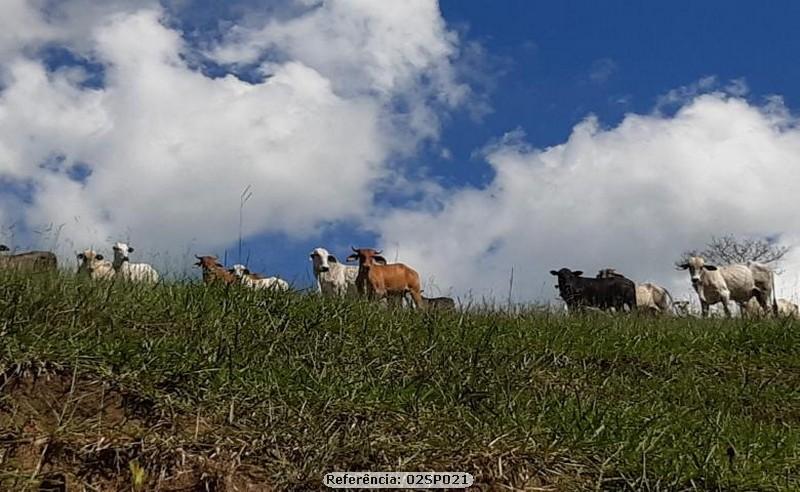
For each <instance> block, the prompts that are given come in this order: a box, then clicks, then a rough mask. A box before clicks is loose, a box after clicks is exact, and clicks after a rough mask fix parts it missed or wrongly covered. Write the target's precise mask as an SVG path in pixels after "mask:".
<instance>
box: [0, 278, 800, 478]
mask: <svg viewBox="0 0 800 492" xmlns="http://www.w3.org/2000/svg"><path fill="white" fill-rule="evenodd" d="M0 275H1V276H0V333H2V336H0V370H3V371H4V372H5V373H6V374H7V379H8V380H9V381H10V380H11V378H12V377H14V375H16V374H22V373H26V372H27V373H32V372H37V371H39V372H42V371H44V372H56V373H61V374H66V375H67V376H69V377H72V380H73V382H74V381H75V379H76V378H83V379H85V380H91V381H102V382H103V383H104V384H105V385H108V387H113V388H118V389H119V391H120V392H123V393H124V394H125V395H129V396H126V398H127V400H126V401H129V402H130V401H136V402H145V403H143V404H142V405H143V406H144V407H146V408H147V409H148V410H147V412H148V414H149V415H151V416H153V415H155V416H157V419H156V420H158V421H159V422H162V423H161V424H159V425H158V426H156V427H158V429H156V430H155V431H154V430H153V425H149V424H148V425H149V426H148V425H145V424H141V425H137V426H134V427H131V428H128V427H126V426H123V427H120V429H119V432H120V434H125V438H124V439H123V438H122V437H120V436H115V435H112V436H110V438H111V439H112V441H115V442H116V443H117V446H118V448H119V449H122V448H124V449H125V450H126V451H125V453H126V454H124V455H123V458H124V459H122V461H125V460H128V461H130V460H133V459H136V460H137V463H136V465H135V466H136V467H138V466H139V464H141V465H142V467H143V468H144V469H145V470H146V471H147V472H148V475H147V477H148V480H151V482H150V484H151V485H153V484H155V483H156V481H157V480H158V474H157V473H156V471H157V469H158V468H159V467H161V469H163V470H166V472H165V473H167V474H169V473H170V472H171V470H173V469H174V468H176V467H178V465H177V464H176V463H178V461H179V460H177V459H176V458H174V455H175V454H176V453H178V450H180V452H182V453H184V454H188V455H191V456H195V457H203V459H206V460H211V461H213V460H219V461H224V462H225V463H228V464H231V463H232V464H233V465H231V466H234V465H235V467H236V471H233V468H231V467H229V468H227V469H226V470H227V471H224V470H223V471H219V470H218V476H222V475H225V473H229V474H230V473H233V474H234V475H236V474H239V475H241V474H244V473H245V471H246V472H247V474H248V476H250V477H251V482H253V483H262V484H268V485H269V486H272V487H275V488H277V489H297V490H306V489H317V488H320V480H321V477H322V475H323V474H324V473H326V472H329V471H344V470H352V471H358V470H372V471H413V470H439V471H468V472H470V473H472V474H473V475H474V476H475V477H476V481H477V482H478V483H481V484H484V486H485V487H486V488H487V489H495V488H501V487H502V486H508V487H513V488H517V489H530V488H535V487H543V488H545V489H548V487H549V489H550V490H598V489H599V490H693V489H697V490H798V489H800V447H799V446H798V440H799V439H800V326H798V325H797V324H796V323H794V322H790V321H783V320H762V321H746V320H724V319H711V320H698V319H677V318H672V319H654V318H647V317H639V316H628V315H618V316H608V315H594V316H588V315H587V316H570V317H565V316H562V315H554V314H547V313H546V312H541V311H536V310H534V309H531V310H530V312H527V313H523V314H517V315H514V316H511V315H506V314H503V313H501V312H478V313H470V314H460V313H430V312H428V313H424V312H422V313H421V312H414V311H412V310H403V311H389V310H387V309H386V308H384V307H381V306H379V305H375V304H369V303H365V302H356V301H339V300H320V299H318V298H315V297H313V296H306V295H302V294H280V293H274V294H267V293H256V292H250V291H245V290H241V289H237V288H233V289H229V290H226V289H225V288H222V287H219V288H206V287H204V286H203V285H201V284H196V283H174V284H164V285H158V286H156V287H146V286H134V285H129V284H122V283H92V282H89V281H82V280H80V279H77V278H75V277H73V276H70V275H62V276H58V277H56V276H47V275H40V274H39V275H27V276H23V275H12V274H8V273H6V274H0ZM72 386H73V387H74V386H75V385H74V384H72ZM104 387H105V386H104ZM130 395H135V398H133V397H132V396H130ZM0 398H2V399H1V400H0V416H1V415H2V414H3V412H4V411H5V412H6V413H7V414H11V413H14V412H22V410H20V409H19V408H16V407H15V401H16V400H15V399H18V397H17V396H15V393H14V392H13V391H11V390H10V385H6V387H5V389H0ZM70 402H71V400H69V401H65V402H64V409H63V410H62V413H63V414H64V415H67V417H64V418H61V419H60V420H59V421H58V425H51V426H50V427H51V428H49V430H48V431H47V435H48V436H49V439H50V440H51V441H50V442H53V443H56V442H58V443H60V445H59V446H56V445H55V444H53V446H51V449H59V450H60V452H61V453H62V454H63V453H64V452H65V451H64V450H65V449H70V446H73V447H76V446H77V444H75V443H78V442H84V441H85V442H90V441H91V442H94V441H96V440H97V438H98V437H97V435H95V434H96V433H97V428H94V429H89V430H86V429H83V428H80V427H79V426H78V424H77V423H76V424H74V425H73V424H71V421H70V420H69V415H72V414H73V413H75V412H74V411H72V410H70V411H65V410H66V409H67V407H68V406H69V405H68V404H71V405H72V406H73V407H77V406H79V404H78V403H76V402H72V403H70ZM85 403H86V402H84V404H85ZM142 405H140V406H142ZM16 406H17V407H18V406H20V405H16ZM129 407H130V408H129ZM132 408H133V407H131V404H127V406H126V410H125V411H126V412H129V413H130V414H131V415H132V417H131V419H133V416H135V415H137V414H136V413H135V410H134V409H132ZM11 409H14V410H13V412H12V410H11ZM29 413H30V412H29ZM78 413H80V412H78ZM14 414H15V415H16V413H14ZM26 415H27V414H26ZM151 420H152V419H151ZM2 422H4V421H3V420H2V418H0V423H2ZM5 422H6V425H7V426H12V424H13V425H16V426H17V427H16V428H12V429H8V430H7V432H6V434H7V435H9V436H12V437H13V438H14V439H17V440H19V439H21V437H24V434H25V432H24V428H23V427H22V425H23V424H22V423H20V421H19V419H16V420H15V419H14V418H11V417H8V418H7V419H6V420H5ZM9 422H11V423H9ZM141 422H145V423H149V422H151V421H150V420H147V419H143V420H142V421H141ZM164 422H167V424H164ZM200 422H202V423H203V425H202V426H201V425H200ZM113 430H114V429H111V430H110V431H109V432H111V433H112V434H113ZM81 432H84V433H85V434H87V436H88V437H86V439H85V440H84V441H82V440H81V439H79V438H78V437H80V435H81ZM92 432H94V433H95V434H92ZM89 434H91V436H89ZM2 436H3V429H2V428H0V450H2V447H3V443H4V441H3V438H2ZM76 436H78V437H76ZM89 437H91V439H89ZM10 439H11V438H8V439H6V441H5V442H10ZM131 443H134V444H135V445H133V444H131ZM126 446H127V447H126ZM9 449H10V448H9ZM76 449H77V448H76ZM81 449H83V448H81ZM92 449H94V448H92ZM153 450H157V452H156V451H153ZM48 452H49V451H48ZM48 452H43V453H42V454H43V456H46V457H47V459H50V455H48ZM82 452H83V451H82ZM53 453H55V452H53ZM86 453H87V452H84V455H81V456H84V459H85V454H86ZM148 453H149V454H148ZM226 453H227V454H226ZM51 454H52V453H51ZM73 454H74V455H75V456H77V455H78V454H80V453H78V451H75V452H74V453H73ZM0 456H2V455H0ZM69 456H72V455H69ZM116 456H117V457H119V456H120V453H119V451H118V452H117V455H116ZM169 456H171V457H172V458H167V457H169ZM221 456H227V458H225V459H223V458H220V457H221ZM62 458H63V457H62ZM47 459H45V460H40V461H47ZM76 459H77V458H74V457H73V461H75V460H76ZM119 460H120V459H119V458H117V461H119ZM159 460H161V461H159ZM169 460H172V461H169ZM52 461H53V463H56V462H57V460H56V458H55V455H53V457H52ZM63 462H65V463H66V462H70V461H69V460H64V461H63ZM21 463H22V460H21V459H20V458H16V459H15V458H14V455H13V453H11V452H10V451H9V452H6V458H5V459H3V458H2V457H0V489H2V488H3V483H4V482H3V480H4V479H5V480H6V482H5V483H6V485H7V484H9V483H14V484H19V483H23V482H20V481H19V480H21V479H20V478H19V477H21V476H24V477H27V478H26V479H25V480H28V482H25V483H34V482H35V480H36V477H35V474H34V473H33V472H34V471H35V470H30V469H23V468H24V466H23V465H22V464H21ZM204 463H205V461H204ZM65 466H66V465H65ZM56 468H57V466H56V465H50V467H49V468H48V469H49V470H51V471H52V470H54V469H56ZM110 468H112V469H113V468H114V467H113V466H111V467H110ZM117 468H118V469H119V470H121V471H119V473H120V474H121V475H124V474H126V473H128V474H130V473H131V472H129V471H128V463H127V462H125V463H124V464H123V465H122V466H117ZM75 470H77V471H75ZM75 470H72V471H69V473H70V474H72V475H75V476H77V477H78V479H79V480H83V481H85V482H86V483H88V482H89V481H91V477H90V476H88V478H87V475H86V474H85V473H84V474H83V475H82V474H81V473H82V472H81V471H80V470H81V469H80V468H76V469H75ZM4 477H5V478H4ZM31 477H32V478H31ZM14 480H16V481H14ZM220 483H222V482H220ZM7 486H8V485H7ZM218 490H224V488H221V489H218Z"/></svg>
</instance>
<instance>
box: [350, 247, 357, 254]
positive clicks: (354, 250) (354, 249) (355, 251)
mask: <svg viewBox="0 0 800 492" xmlns="http://www.w3.org/2000/svg"><path fill="white" fill-rule="evenodd" d="M350 249H352V250H353V252H354V253H358V250H357V249H356V248H354V247H353V246H350Z"/></svg>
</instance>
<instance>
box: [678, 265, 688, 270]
mask: <svg viewBox="0 0 800 492" xmlns="http://www.w3.org/2000/svg"><path fill="white" fill-rule="evenodd" d="M678 268H679V269H681V270H687V269H688V268H689V264H688V263H684V264H683V265H678Z"/></svg>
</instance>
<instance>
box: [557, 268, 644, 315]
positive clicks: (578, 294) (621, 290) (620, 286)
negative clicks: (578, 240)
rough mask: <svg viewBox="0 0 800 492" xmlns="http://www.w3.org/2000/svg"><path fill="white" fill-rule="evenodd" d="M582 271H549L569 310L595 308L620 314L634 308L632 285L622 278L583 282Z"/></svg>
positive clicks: (634, 290)
mask: <svg viewBox="0 0 800 492" xmlns="http://www.w3.org/2000/svg"><path fill="white" fill-rule="evenodd" d="M582 274H583V272H582V271H580V270H577V271H574V272H573V271H571V270H570V269H569V268H562V269H561V270H559V271H555V270H550V275H555V276H556V277H558V286H557V287H558V291H559V293H560V294H561V298H562V299H564V302H566V303H567V307H569V308H570V309H573V308H580V307H596V308H600V309H611V308H615V309H616V310H617V311H623V310H624V307H625V306H626V305H627V306H628V309H629V310H633V309H635V308H636V284H634V283H633V281H631V280H630V279H627V278H625V277H616V276H615V277H611V278H585V277H581V275H582Z"/></svg>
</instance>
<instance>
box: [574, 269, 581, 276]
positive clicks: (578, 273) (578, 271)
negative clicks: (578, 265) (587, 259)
mask: <svg viewBox="0 0 800 492" xmlns="http://www.w3.org/2000/svg"><path fill="white" fill-rule="evenodd" d="M572 274H573V275H575V276H576V277H580V276H581V275H583V270H575V271H574V272H572Z"/></svg>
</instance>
